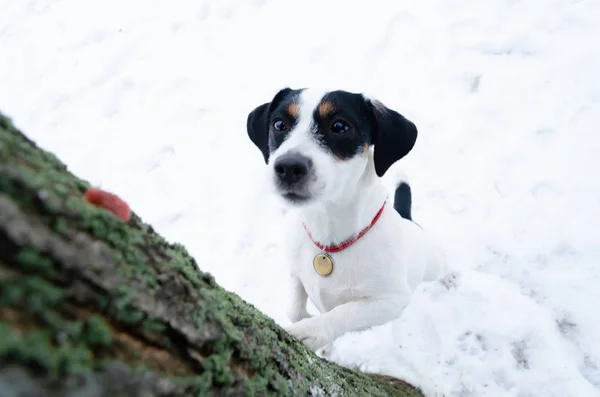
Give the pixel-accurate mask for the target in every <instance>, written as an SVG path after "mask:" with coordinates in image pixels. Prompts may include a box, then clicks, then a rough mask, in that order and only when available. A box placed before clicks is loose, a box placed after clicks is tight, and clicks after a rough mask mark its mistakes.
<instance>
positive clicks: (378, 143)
mask: <svg viewBox="0 0 600 397" xmlns="http://www.w3.org/2000/svg"><path fill="white" fill-rule="evenodd" d="M369 103H370V104H371V109H372V111H373V116H374V117H373V120H374V123H375V129H374V133H373V144H374V145H375V149H374V154H373V158H374V162H375V172H376V173H377V176H379V177H382V176H383V175H384V174H385V173H386V171H387V170H388V168H390V167H391V166H392V164H394V163H395V162H396V161H398V160H400V159H401V158H402V157H404V156H406V155H407V154H408V153H409V152H410V151H411V150H412V148H413V146H414V145H415V142H416V141H417V126H416V125H414V124H413V123H412V122H411V121H410V120H407V119H406V118H405V117H404V116H402V115H401V114H400V113H398V112H396V111H395V110H392V109H389V108H387V107H386V106H385V105H383V104H382V103H381V102H379V101H376V100H373V101H369Z"/></svg>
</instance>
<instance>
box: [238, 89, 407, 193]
mask: <svg viewBox="0 0 600 397" xmlns="http://www.w3.org/2000/svg"><path fill="white" fill-rule="evenodd" d="M247 130H248V135H249V136H250V139H251V140H252V142H254V144H255V145H256V146H257V147H258V148H259V149H260V151H261V152H262V154H263V156H264V159H265V162H266V163H267V164H268V165H269V166H270V168H271V172H273V178H274V179H273V180H274V183H275V186H276V188H277V190H278V192H279V193H280V194H281V196H282V197H284V198H285V199H286V200H287V201H289V202H291V203H294V204H304V203H310V202H313V201H318V200H332V201H333V200H339V199H342V198H343V196H344V195H345V194H346V192H347V189H349V188H350V189H351V188H352V187H355V186H356V185H357V183H358V181H359V180H360V178H361V177H362V175H363V174H364V173H365V170H366V167H367V166H369V164H373V165H374V167H375V172H376V174H377V175H378V176H379V177H381V176H383V175H384V174H385V172H386V171H387V169H388V168H389V167H390V166H391V165H392V164H394V163H395V162H396V161H398V160H400V159H401V158H402V157H404V156H405V155H406V154H408V152H410V151H411V150H412V148H413V146H414V144H415V141H416V139H417V128H416V126H415V125H414V124H413V123H412V122H410V121H409V120H407V119H406V118H404V117H403V116H402V115H400V114H399V113H398V112H396V111H394V110H391V109H388V108H387V107H385V106H384V105H383V104H381V103H380V102H378V101H375V100H371V99H369V98H366V97H365V96H363V95H362V94H356V93H351V92H347V91H316V90H312V89H300V90H293V89H290V88H284V89H282V90H281V91H279V92H278V93H277V95H275V97H274V98H273V100H272V101H271V102H268V103H265V104H263V105H260V106H258V107H257V108H256V109H254V110H253V111H252V112H251V113H250V114H249V115H248V121H247ZM371 146H374V153H373V162H372V163H371V162H369V148H370V147H371Z"/></svg>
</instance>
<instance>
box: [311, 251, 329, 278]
mask: <svg viewBox="0 0 600 397" xmlns="http://www.w3.org/2000/svg"><path fill="white" fill-rule="evenodd" d="M313 265H314V267H315V270H316V272H317V273H319V274H320V275H321V276H329V275H330V274H331V272H332V271H333V260H332V259H331V257H330V256H329V255H327V254H326V253H324V252H322V253H320V254H317V255H316V256H315V259H313Z"/></svg>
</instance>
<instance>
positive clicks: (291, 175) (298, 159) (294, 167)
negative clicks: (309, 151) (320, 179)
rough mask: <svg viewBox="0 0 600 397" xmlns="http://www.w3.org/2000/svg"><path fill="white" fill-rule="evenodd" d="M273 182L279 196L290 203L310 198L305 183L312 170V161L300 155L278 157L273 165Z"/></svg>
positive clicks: (287, 154) (289, 154)
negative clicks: (274, 181) (275, 184)
mask: <svg viewBox="0 0 600 397" xmlns="http://www.w3.org/2000/svg"><path fill="white" fill-rule="evenodd" d="M273 170H274V171H275V180H276V183H277V186H278V188H279V192H280V193H281V195H282V196H283V197H284V198H286V199H288V200H291V201H296V202H299V201H305V200H307V199H309V198H310V195H309V193H308V191H307V182H308V179H309V176H310V174H311V172H312V170H313V163H312V160H311V159H310V158H308V157H306V156H304V155H302V154H300V153H296V152H292V153H286V154H284V155H282V156H280V157H279V158H278V159H277V160H276V161H275V164H274V165H273Z"/></svg>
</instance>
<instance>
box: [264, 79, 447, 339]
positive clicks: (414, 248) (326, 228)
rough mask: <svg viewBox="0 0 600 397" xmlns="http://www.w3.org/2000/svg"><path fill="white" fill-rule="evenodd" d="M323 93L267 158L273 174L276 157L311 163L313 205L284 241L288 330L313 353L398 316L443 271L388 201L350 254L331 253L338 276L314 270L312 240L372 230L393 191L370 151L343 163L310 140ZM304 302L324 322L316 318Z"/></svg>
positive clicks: (308, 101) (306, 98)
mask: <svg viewBox="0 0 600 397" xmlns="http://www.w3.org/2000/svg"><path fill="white" fill-rule="evenodd" d="M323 94H324V92H322V91H317V90H311V89H309V90H306V91H303V92H302V94H301V97H300V103H299V108H300V117H299V120H298V123H297V124H296V126H295V127H294V128H293V129H292V130H291V131H290V133H289V136H288V138H287V139H286V140H285V142H283V143H282V145H281V146H280V147H279V148H278V149H277V150H276V151H274V152H273V153H271V155H270V159H269V171H270V172H273V164H274V163H275V162H276V161H277V158H278V157H279V156H281V155H283V154H285V153H288V152H290V151H296V152H300V153H301V154H303V155H305V156H307V157H309V158H311V159H312V161H313V164H314V167H313V168H314V177H313V178H312V179H311V180H310V181H309V185H308V187H307V190H308V192H309V193H310V195H311V197H312V200H310V202H308V203H306V204H301V205H298V206H294V207H296V209H297V211H296V214H295V216H293V217H292V223H291V224H290V225H289V230H287V234H286V236H285V239H286V240H287V251H286V255H287V257H288V260H289V265H290V281H291V291H290V302H289V307H288V310H287V313H288V316H289V319H290V320H291V322H292V323H293V324H292V325H290V326H288V327H287V330H288V331H289V332H290V333H291V334H292V335H294V336H296V337H298V338H299V339H300V340H302V341H303V342H304V343H305V344H306V345H307V346H308V347H309V348H311V349H313V350H316V349H318V348H320V347H323V346H325V345H327V344H329V343H331V342H333V341H334V340H335V339H336V338H338V337H340V336H342V335H344V334H345V333H347V332H353V331H362V330H366V329H368V328H371V327H373V326H376V325H382V324H384V323H387V322H388V321H391V320H393V319H395V318H397V317H399V316H400V315H401V314H402V312H403V311H404V308H405V307H406V306H407V304H408V303H409V301H410V298H411V295H412V293H413V291H414V290H415V289H416V288H417V286H418V285H419V283H421V282H423V281H433V280H435V279H438V278H440V277H441V276H442V275H443V273H444V272H445V271H446V266H445V260H444V255H443V253H442V251H441V250H440V249H439V248H438V247H437V246H435V245H434V244H433V243H432V241H430V240H429V239H428V238H427V236H426V234H425V232H424V231H423V230H422V229H421V228H420V227H419V226H417V225H416V224H415V223H413V222H411V221H409V220H406V219H403V218H402V217H401V216H400V215H399V214H398V212H397V211H396V210H395V209H394V208H393V200H391V199H390V200H388V201H387V204H386V206H385V209H384V211H383V213H382V215H381V217H380V219H379V221H378V222H377V223H376V224H375V226H374V227H373V228H372V229H371V230H370V231H369V232H367V233H366V234H365V235H364V236H363V237H362V239H360V240H359V241H357V242H356V243H355V244H353V245H351V246H350V247H348V248H346V249H345V250H343V251H341V252H338V253H332V254H330V255H331V257H332V259H333V262H334V270H333V273H332V274H330V275H329V276H326V277H323V276H321V275H319V274H317V273H316V271H315V270H314V268H313V259H314V257H315V255H317V254H318V253H320V252H322V251H321V250H320V249H319V248H318V247H316V246H315V245H314V244H313V242H312V241H311V240H310V239H309V237H308V235H307V234H306V232H305V230H304V228H303V222H304V223H305V224H306V226H307V228H308V230H310V232H311V234H312V236H313V238H314V239H315V240H316V241H319V242H321V243H323V244H325V245H331V244H339V243H341V242H342V241H344V240H346V239H347V238H348V237H350V236H351V235H353V234H355V233H358V232H359V231H360V230H362V229H363V228H365V227H366V226H367V225H369V224H370V223H371V221H372V219H373V217H374V216H375V214H376V213H377V212H378V211H379V209H380V208H381V206H382V205H383V203H384V201H385V200H386V197H388V191H387V189H386V187H385V186H384V184H383V182H382V181H381V180H380V178H379V177H378V176H377V175H376V173H375V169H374V163H373V154H372V151H370V150H369V151H367V152H365V153H364V155H360V154H358V155H356V156H354V157H353V158H352V159H349V160H339V159H336V158H334V157H333V156H332V155H331V154H330V153H328V152H327V151H326V150H324V149H323V148H322V147H321V146H319V145H318V144H317V142H316V141H315V139H314V137H312V136H311V134H309V129H310V128H311V123H312V114H313V111H314V109H315V108H316V107H317V106H318V104H319V101H320V100H321V98H322V96H323ZM307 298H310V300H311V301H312V302H313V303H314V305H315V306H316V308H317V309H318V310H319V311H320V313H321V314H320V315H317V316H314V317H311V316H310V315H309V314H308V312H307V310H306V304H307Z"/></svg>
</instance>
